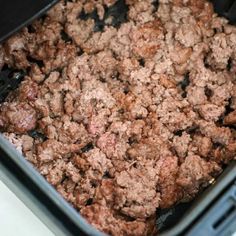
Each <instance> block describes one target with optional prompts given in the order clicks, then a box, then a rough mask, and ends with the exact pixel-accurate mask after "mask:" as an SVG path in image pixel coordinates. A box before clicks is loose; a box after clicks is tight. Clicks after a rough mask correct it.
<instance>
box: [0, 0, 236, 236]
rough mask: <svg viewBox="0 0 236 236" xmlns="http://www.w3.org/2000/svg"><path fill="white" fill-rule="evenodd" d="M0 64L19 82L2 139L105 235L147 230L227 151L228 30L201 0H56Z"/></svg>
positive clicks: (231, 137) (231, 60)
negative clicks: (17, 72) (19, 73)
mask: <svg viewBox="0 0 236 236" xmlns="http://www.w3.org/2000/svg"><path fill="white" fill-rule="evenodd" d="M114 7H116V8H121V9H123V13H122V14H121V15H112V12H113V11H112V8H114ZM116 18H117V20H116ZM4 64H7V65H8V66H9V67H12V68H17V69H21V70H24V71H26V72H27V75H26V76H25V79H24V81H23V82H22V83H21V84H20V86H19V88H18V89H17V90H15V91H14V92H12V93H11V94H10V95H9V96H8V98H7V99H6V101H5V102H4V103H2V104H1V106H0V129H1V131H2V132H3V133H4V135H5V137H6V138H8V140H10V141H11V142H12V143H13V144H14V145H15V146H16V148H17V149H18V150H19V151H20V152H22V153H23V155H24V156H25V157H26V159H27V160H29V161H30V162H31V163H32V164H33V165H34V166H35V168H36V169H37V170H38V171H39V172H40V173H41V174H42V175H43V176H44V177H45V178H46V179H47V180H48V181H49V183H51V184H52V185H53V186H54V187H55V188H56V189H57V190H58V192H59V193H61V194H62V196H63V197H64V198H65V199H66V200H67V201H69V202H70V203H71V204H72V205H73V206H74V207H75V208H76V209H78V210H79V211H80V213H81V214H82V215H83V216H84V217H86V219H87V220H88V221H89V222H90V223H91V224H92V225H94V226H95V227H96V228H98V229H99V230H101V231H104V232H106V233H108V234H110V235H117V236H118V235H119V236H120V235H127V236H131V235H133V236H138V235H139V236H143V235H152V234H154V233H155V232H156V230H155V220H156V217H158V215H157V216H156V209H157V208H168V207H171V206H173V205H174V204H177V203H179V202H184V201H189V200H191V199H192V198H193V197H194V196H195V195H196V194H197V193H198V191H199V190H201V189H202V188H203V187H205V186H207V185H208V184H209V182H210V181H211V180H212V179H213V178H214V177H216V176H217V175H218V174H219V173H220V172H221V170H222V169H221V168H222V165H225V164H227V163H228V162H229V161H230V160H231V159H233V158H234V157H235V155H236V132H235V125H236V110H235V108H236V80H235V79H236V75H235V74H236V27H234V26H231V25H229V24H228V23H227V21H226V20H225V19H223V18H220V17H218V16H217V15H216V14H215V13H214V12H213V7H212V5H211V4H210V3H209V2H207V1H205V0H198V1H196V0H185V1H183V0H160V1H159V3H158V2H157V1H154V0H139V1H135V0H126V1H124V0H123V1H122V0H118V1H116V0H96V1H95V0H82V1H79V0H71V1H66V0H62V1H61V2H59V4H57V5H56V6H55V7H54V8H53V9H51V10H50V11H49V12H48V13H47V14H46V15H45V16H44V17H42V18H41V19H39V20H38V21H36V22H34V23H33V24H32V25H31V26H29V27H26V28H24V29H23V30H22V32H20V33H18V34H17V35H15V36H13V37H11V38H10V39H9V40H7V41H6V42H5V43H4V44H3V45H1V46H0V68H1V67H3V65H4Z"/></svg>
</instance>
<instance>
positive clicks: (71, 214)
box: [0, 0, 236, 236]
mask: <svg viewBox="0 0 236 236" xmlns="http://www.w3.org/2000/svg"><path fill="white" fill-rule="evenodd" d="M213 2H214V4H215V9H216V10H218V11H219V12H220V13H221V14H222V15H223V16H226V17H228V18H229V19H231V20H232V21H233V20H235V19H236V14H233V13H232V12H233V10H232V9H231V11H230V10H228V9H229V5H227V4H226V2H228V1H224V0H222V1H213ZM230 2H231V4H230V6H231V7H232V8H235V9H236V4H234V5H235V6H233V2H234V1H230ZM226 5H227V6H226ZM155 6H156V7H158V1H155ZM127 10H128V8H127V6H126V5H125V1H124V0H119V1H118V2H117V4H115V5H114V6H113V7H111V8H106V12H105V17H104V18H105V19H106V18H108V17H110V16H113V22H112V25H113V26H114V27H118V26H119V25H120V24H121V23H122V22H123V21H124V20H126V12H127ZM79 17H81V18H82V19H87V18H93V19H94V20H95V22H96V24H95V28H94V30H95V31H100V30H103V28H104V26H105V21H101V20H99V17H98V15H97V13H96V12H95V11H94V12H93V13H91V14H85V13H82V14H81V15H80V16H79ZM24 75H25V72H24V71H19V70H12V69H11V68H8V67H7V66H4V68H3V69H2V71H1V72H0V102H2V101H4V99H5V98H6V96H7V95H8V93H9V91H10V90H14V89H16V88H17V87H18V85H19V83H20V82H21V81H22V80H23V78H24ZM36 135H37V134H36ZM0 157H1V158H0V180H2V181H3V182H4V183H6V184H7V186H8V187H9V188H10V189H11V190H12V191H13V192H14V193H15V194H16V195H17V196H18V197H19V198H20V199H21V200H22V201H23V202H24V203H25V204H26V205H27V206H28V207H29V208H30V209H31V210H32V211H33V212H34V213H35V214H36V215H37V216H38V217H39V218H40V219H41V220H42V222H44V223H45V224H46V225H47V226H48V227H49V228H50V229H51V230H52V232H54V233H55V235H77V236H78V235H81V236H82V235H94V236H100V235H101V236H102V235H104V234H103V233H101V232H99V231H97V230H96V229H95V228H93V227H92V226H91V225H89V224H88V223H87V222H86V221H85V220H84V219H83V218H82V217H81V216H80V214H79V213H78V212H77V211H76V210H75V209H74V208H73V207H72V206H71V205H70V204H69V203H67V202H66V201H65V200H64V199H63V198H62V197H61V196H60V195H59V194H58V193H57V192H56V190H55V189H54V188H53V187H52V186H51V185H50V184H49V183H48V182H47V181H46V180H45V179H44V178H43V177H42V176H41V175H40V174H39V173H38V172H37V171H36V170H35V169H34V168H33V167H32V165H31V164H30V163H28V162H27V161H26V160H25V159H24V157H23V156H21V155H20V154H19V153H18V152H17V151H16V150H15V149H14V148H13V147H12V145H11V144H9V143H8V141H6V140H5V139H4V138H3V137H2V136H1V135H0ZM157 215H158V220H157V228H158V232H159V233H158V234H159V235H162V236H177V235H181V236H183V235H188V236H195V235H197V236H198V235H209V236H222V235H223V236H228V235H233V233H234V232H236V162H232V163H231V164H230V165H229V167H228V168H226V169H225V170H224V172H223V173H222V174H221V176H220V177H219V178H218V179H217V180H216V181H215V182H214V183H213V184H212V185H211V186H210V187H208V188H207V189H206V190H205V191H204V192H202V193H200V194H199V196H198V197H197V198H196V199H195V200H194V201H193V202H190V203H182V204H179V205H178V206H176V207H174V208H171V209H167V210H158V211H157ZM98 217H99V215H98Z"/></svg>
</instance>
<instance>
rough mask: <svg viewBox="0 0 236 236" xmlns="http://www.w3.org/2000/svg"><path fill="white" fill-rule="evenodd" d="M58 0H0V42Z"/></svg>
mask: <svg viewBox="0 0 236 236" xmlns="http://www.w3.org/2000/svg"><path fill="white" fill-rule="evenodd" d="M57 1H58V0H40V1H35V0H7V1H6V0H0V42H1V41H3V40H4V39H6V38H8V37H9V36H10V35H12V34H13V33H15V32H17V31H18V30H19V29H21V28H22V27H23V26H25V25H27V24H29V23H30V22H31V21H32V20H33V19H35V18H37V17H39V16H40V15H41V14H42V13H44V12H45V11H47V10H48V9H49V8H50V7H51V6H52V5H54V4H55V3H56V2H57Z"/></svg>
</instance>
